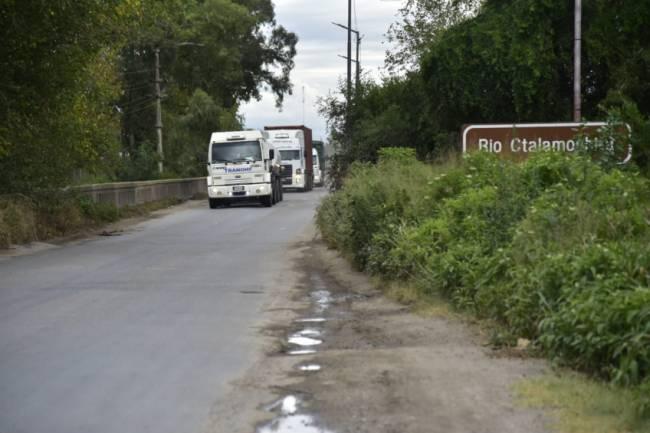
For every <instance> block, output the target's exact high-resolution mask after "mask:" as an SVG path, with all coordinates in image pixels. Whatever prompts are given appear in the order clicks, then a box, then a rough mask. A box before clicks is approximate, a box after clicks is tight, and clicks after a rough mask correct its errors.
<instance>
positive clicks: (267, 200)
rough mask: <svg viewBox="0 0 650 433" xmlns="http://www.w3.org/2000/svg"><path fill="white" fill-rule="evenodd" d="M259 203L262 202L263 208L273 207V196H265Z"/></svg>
mask: <svg viewBox="0 0 650 433" xmlns="http://www.w3.org/2000/svg"><path fill="white" fill-rule="evenodd" d="M261 202H262V206H264V207H271V206H273V195H272V194H269V195H265V196H264V197H262V200H261Z"/></svg>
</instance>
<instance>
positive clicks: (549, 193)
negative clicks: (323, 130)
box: [317, 149, 650, 408]
mask: <svg viewBox="0 0 650 433" xmlns="http://www.w3.org/2000/svg"><path fill="white" fill-rule="evenodd" d="M317 221H318V226H319V228H320V230H321V232H322V233H323V236H324V238H325V239H326V240H327V241H328V242H329V243H330V244H331V245H333V246H335V247H337V248H339V249H341V250H342V251H343V252H344V253H346V254H348V255H350V256H351V257H353V258H354V260H355V263H356V264H357V265H358V266H359V267H360V268H362V269H365V270H367V271H369V272H371V273H374V274H378V275H380V276H382V277H383V278H385V279H389V280H390V279H398V280H409V282H410V283H411V284H413V285H415V286H417V287H419V288H420V289H421V290H420V292H421V293H423V294H425V295H426V294H432V295H436V296H437V295H440V294H442V295H444V296H446V297H447V298H448V299H449V300H450V301H451V302H452V303H453V304H454V305H456V306H457V307H458V308H461V309H466V310H469V311H471V312H473V313H475V314H477V315H479V316H481V317H487V318H491V319H496V320H497V321H498V322H499V323H501V324H502V326H503V331H502V334H503V335H509V336H513V337H517V336H521V337H527V338H530V339H533V340H534V341H535V343H536V344H537V346H538V347H539V348H540V349H542V350H543V351H545V353H547V354H548V356H550V357H552V358H554V359H556V360H558V361H560V362H563V363H566V364H568V365H572V366H574V367H576V368H579V369H581V370H585V371H588V372H591V373H593V374H596V375H598V376H601V377H605V378H608V379H611V380H612V381H614V382H615V383H618V384H621V385H627V386H633V385H638V386H641V385H640V384H644V385H643V386H645V387H646V388H647V387H648V385H647V383H648V380H650V379H648V378H649V377H650V352H649V351H650V311H649V309H650V271H649V269H650V247H649V245H650V183H649V182H648V179H646V178H645V177H643V176H640V175H639V174H638V173H637V172H636V171H635V170H634V168H627V167H626V168H619V167H617V166H612V165H611V164H605V165H600V164H598V163H596V162H594V161H592V160H591V159H589V158H587V157H585V156H575V155H573V156H570V155H562V154H554V153H540V154H537V155H535V156H533V157H532V158H531V159H529V160H528V161H526V162H525V163H523V164H515V163H511V162H507V161H503V160H499V159H497V158H495V157H494V156H492V155H486V154H477V155H472V156H470V157H467V158H465V159H463V160H462V161H460V162H454V163H448V164H445V165H442V166H440V165H439V166H429V165H426V164H423V163H421V162H418V161H416V160H415V159H414V158H413V154H412V153H411V154H408V152H404V149H388V150H382V151H380V160H379V163H378V164H377V165H374V166H372V165H357V166H356V167H354V168H353V169H352V170H351V172H350V176H348V178H346V180H345V183H344V186H343V188H342V189H341V190H340V191H338V192H336V193H335V194H333V195H330V196H328V197H327V198H326V199H325V200H324V202H323V204H322V205H321V207H320V209H319V211H318V215H317ZM508 340H509V341H510V340H516V338H509V339H508ZM643 401H644V400H643V399H641V398H640V399H639V405H640V407H646V408H647V407H650V403H649V402H648V401H646V403H643ZM644 405H645V406H644Z"/></svg>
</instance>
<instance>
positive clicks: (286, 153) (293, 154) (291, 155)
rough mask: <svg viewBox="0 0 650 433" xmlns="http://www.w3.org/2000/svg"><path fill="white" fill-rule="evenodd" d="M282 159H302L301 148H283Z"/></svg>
mask: <svg viewBox="0 0 650 433" xmlns="http://www.w3.org/2000/svg"><path fill="white" fill-rule="evenodd" d="M280 159H282V161H292V160H297V159H300V151H299V150H281V151H280Z"/></svg>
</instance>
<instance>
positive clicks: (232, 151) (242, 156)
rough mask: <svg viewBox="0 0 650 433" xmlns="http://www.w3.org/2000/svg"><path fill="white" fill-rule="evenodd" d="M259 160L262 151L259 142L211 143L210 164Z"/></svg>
mask: <svg viewBox="0 0 650 433" xmlns="http://www.w3.org/2000/svg"><path fill="white" fill-rule="evenodd" d="M261 160H262V151H261V149H260V143H259V141H237V142H232V143H212V163H216V162H243V161H261Z"/></svg>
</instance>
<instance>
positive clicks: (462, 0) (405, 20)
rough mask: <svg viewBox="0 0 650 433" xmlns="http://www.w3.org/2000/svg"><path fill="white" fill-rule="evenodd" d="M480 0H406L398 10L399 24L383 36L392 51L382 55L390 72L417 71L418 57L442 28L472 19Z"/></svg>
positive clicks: (391, 27) (392, 26) (439, 33)
mask: <svg viewBox="0 0 650 433" xmlns="http://www.w3.org/2000/svg"><path fill="white" fill-rule="evenodd" d="M480 5H481V0H407V1H406V2H405V3H404V5H403V6H402V7H401V8H400V10H399V15H400V21H398V22H396V23H394V24H392V25H391V26H390V27H389V29H388V32H387V34H386V36H387V39H388V42H390V43H393V44H395V48H393V49H392V50H388V51H387V52H386V60H385V63H386V68H387V69H388V71H389V72H391V73H403V72H406V71H412V70H417V69H418V68H419V63H420V58H421V57H422V55H423V54H424V53H425V52H426V50H427V47H428V46H429V45H431V44H432V43H433V42H434V41H435V40H436V39H437V38H438V37H439V36H440V35H441V34H442V33H443V32H444V31H445V30H446V29H448V28H450V27H452V26H454V25H456V24H458V23H460V22H462V21H464V20H466V19H468V18H470V17H472V16H474V15H475V14H476V13H477V11H478V10H479V7H480Z"/></svg>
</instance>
